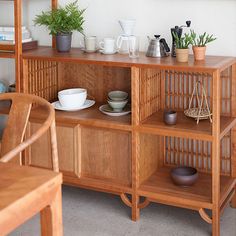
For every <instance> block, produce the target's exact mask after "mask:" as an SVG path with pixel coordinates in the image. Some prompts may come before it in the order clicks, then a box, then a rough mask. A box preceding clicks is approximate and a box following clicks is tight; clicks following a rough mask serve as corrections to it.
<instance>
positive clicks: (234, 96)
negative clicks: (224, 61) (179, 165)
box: [231, 64, 236, 208]
mask: <svg viewBox="0 0 236 236" xmlns="http://www.w3.org/2000/svg"><path fill="white" fill-rule="evenodd" d="M231 81H232V82H231V116H232V117H236V64H234V65H232V80H231ZM231 176H232V177H234V178H236V127H234V128H233V129H232V130H231ZM235 189H236V186H235ZM231 206H232V207H234V208H236V194H234V197H233V199H232V201H231Z"/></svg>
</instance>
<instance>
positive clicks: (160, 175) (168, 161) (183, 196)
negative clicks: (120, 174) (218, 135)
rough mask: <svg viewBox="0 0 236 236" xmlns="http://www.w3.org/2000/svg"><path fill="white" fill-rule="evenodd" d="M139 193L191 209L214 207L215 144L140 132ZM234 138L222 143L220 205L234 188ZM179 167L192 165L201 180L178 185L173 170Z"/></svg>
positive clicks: (227, 137)
mask: <svg viewBox="0 0 236 236" xmlns="http://www.w3.org/2000/svg"><path fill="white" fill-rule="evenodd" d="M139 140H140V154H139V157H138V162H139V173H138V176H139V184H140V186H139V188H138V194H139V195H140V196H145V197H147V198H148V199H149V200H150V201H154V202H155V201H156V202H160V203H164V204H169V205H175V206H180V207H185V208H190V209H195V210H196V209H198V210H199V209H200V208H207V209H211V208H212V169H211V162H212V156H211V152H212V144H211V142H209V141H203V140H201V141H200V140H194V139H188V138H177V137H169V136H159V135H153V134H144V133H141V134H140V137H139ZM231 145H232V142H231V135H230V133H228V134H227V135H225V137H224V138H223V139H222V140H221V161H220V163H221V175H220V192H221V195H220V204H221V205H222V204H223V203H224V201H225V199H226V198H227V197H228V195H229V194H230V192H231V191H232V189H233V188H234V186H235V183H236V180H235V179H234V178H232V177H231V165H232V160H231V151H230V150H231ZM176 166H191V167H195V168H196V169H197V170H198V173H199V178H198V180H197V182H196V183H195V184H194V185H192V186H190V187H180V186H177V185H175V184H174V183H173V182H172V180H171V176H170V171H171V169H172V168H174V167H176Z"/></svg>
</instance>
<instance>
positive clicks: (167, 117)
mask: <svg viewBox="0 0 236 236" xmlns="http://www.w3.org/2000/svg"><path fill="white" fill-rule="evenodd" d="M163 120H164V122H165V123H166V124H167V125H175V124H176V121H177V112H176V111H174V110H165V111H164V113H163Z"/></svg>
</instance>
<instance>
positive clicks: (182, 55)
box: [175, 48, 189, 62]
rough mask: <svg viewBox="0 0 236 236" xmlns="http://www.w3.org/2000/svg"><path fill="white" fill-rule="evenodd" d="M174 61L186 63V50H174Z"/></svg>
mask: <svg viewBox="0 0 236 236" xmlns="http://www.w3.org/2000/svg"><path fill="white" fill-rule="evenodd" d="M175 51H176V60H177V61H178V62H188V51H189V50H188V48H187V49H179V48H176V50H175Z"/></svg>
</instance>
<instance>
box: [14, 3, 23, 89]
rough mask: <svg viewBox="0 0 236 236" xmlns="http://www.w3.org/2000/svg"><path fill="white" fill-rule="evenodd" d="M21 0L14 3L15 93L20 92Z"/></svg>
mask: <svg viewBox="0 0 236 236" xmlns="http://www.w3.org/2000/svg"><path fill="white" fill-rule="evenodd" d="M21 17H22V0H15V1H14V26H15V78H16V91H17V92H20V91H21V84H20V81H21V79H20V78H21V55H22V28H21Z"/></svg>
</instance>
